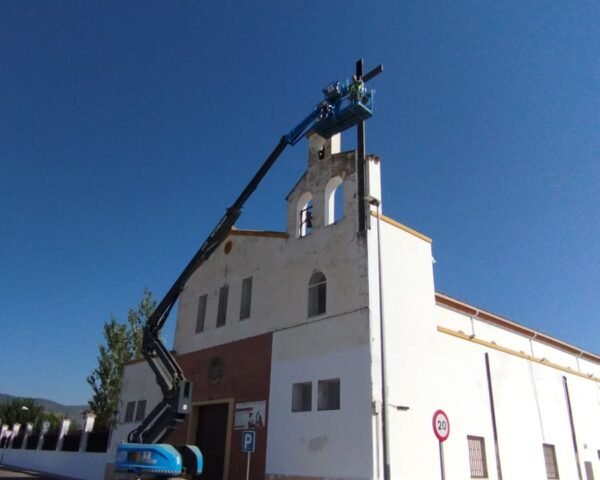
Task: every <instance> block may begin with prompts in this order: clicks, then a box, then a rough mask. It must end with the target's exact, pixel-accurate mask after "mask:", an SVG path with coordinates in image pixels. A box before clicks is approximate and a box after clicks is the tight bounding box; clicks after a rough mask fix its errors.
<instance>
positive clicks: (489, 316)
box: [435, 292, 600, 364]
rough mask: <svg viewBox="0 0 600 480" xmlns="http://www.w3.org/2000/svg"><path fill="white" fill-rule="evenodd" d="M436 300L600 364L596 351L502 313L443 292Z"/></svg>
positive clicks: (599, 357) (436, 295)
mask: <svg viewBox="0 0 600 480" xmlns="http://www.w3.org/2000/svg"><path fill="white" fill-rule="evenodd" d="M435 301H436V303H437V304H440V305H443V306H445V307H449V308H451V309H453V310H457V311H459V312H461V313H466V314H468V315H471V316H473V317H476V318H479V319H481V320H483V321H485V322H487V323H491V324H494V325H498V326H500V327H502V328H505V329H506V330H510V331H512V332H515V333H518V334H519V335H523V336H525V337H528V338H531V339H533V340H538V341H539V342H541V343H545V344H546V345H549V346H552V347H556V348H559V349H560V350H563V351H566V352H568V353H571V354H573V355H576V356H577V357H579V358H583V359H585V360H589V361H591V362H594V363H598V364H600V356H599V355H596V354H595V353H591V352H587V351H585V350H582V349H580V348H578V347H575V346H574V345H571V344H569V343H566V342H563V341H562V340H558V339H557V338H554V337H551V336H549V335H546V334H544V333H541V332H538V331H537V330H533V329H531V328H528V327H525V326H523V325H520V324H518V323H515V322H513V321H511V320H508V319H507V318H504V317H501V316H500V315H496V314H494V313H491V312H488V311H486V310H482V309H480V308H478V307H475V306H473V305H469V304H468V303H465V302H462V301H461V300H457V299H456V298H453V297H450V296H448V295H445V294H443V293H439V292H435Z"/></svg>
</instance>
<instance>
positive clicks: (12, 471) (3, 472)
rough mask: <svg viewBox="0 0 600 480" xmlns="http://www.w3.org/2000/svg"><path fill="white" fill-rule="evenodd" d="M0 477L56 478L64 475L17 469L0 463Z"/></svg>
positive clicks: (51, 479) (13, 478) (16, 479)
mask: <svg viewBox="0 0 600 480" xmlns="http://www.w3.org/2000/svg"><path fill="white" fill-rule="evenodd" d="M0 478H1V479H4V480H20V479H23V478H35V479H37V480H57V479H59V478H62V479H64V478H65V477H53V476H51V475H48V474H42V473H35V472H30V471H27V470H19V469H16V468H9V467H6V466H4V465H0Z"/></svg>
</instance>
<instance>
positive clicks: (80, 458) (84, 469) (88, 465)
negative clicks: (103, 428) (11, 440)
mask: <svg viewBox="0 0 600 480" xmlns="http://www.w3.org/2000/svg"><path fill="white" fill-rule="evenodd" d="M106 459H107V454H106V453H83V452H82V453H79V452H53V451H45V450H14V449H7V450H6V451H5V452H4V464H5V465H7V466H12V467H18V468H24V469H27V470H32V471H37V472H45V473H51V474H55V475H63V476H66V477H72V478H77V479H82V480H103V479H104V467H105V464H106Z"/></svg>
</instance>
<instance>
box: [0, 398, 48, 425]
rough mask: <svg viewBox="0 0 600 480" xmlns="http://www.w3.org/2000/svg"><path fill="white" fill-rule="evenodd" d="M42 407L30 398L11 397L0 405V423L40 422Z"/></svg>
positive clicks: (42, 413) (22, 423)
mask: <svg viewBox="0 0 600 480" xmlns="http://www.w3.org/2000/svg"><path fill="white" fill-rule="evenodd" d="M43 415H44V408H43V407H41V406H40V405H38V404H37V403H36V401H35V400H34V399H32V398H13V399H11V400H10V401H9V400H6V402H5V403H4V405H0V421H1V422H0V423H3V424H6V425H10V426H12V425H13V424H15V423H20V424H21V425H25V424H26V423H33V424H36V423H40V422H41V421H42V420H43Z"/></svg>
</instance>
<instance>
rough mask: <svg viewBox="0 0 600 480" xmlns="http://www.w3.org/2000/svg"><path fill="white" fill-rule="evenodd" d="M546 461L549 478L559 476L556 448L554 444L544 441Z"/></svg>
mask: <svg viewBox="0 0 600 480" xmlns="http://www.w3.org/2000/svg"><path fill="white" fill-rule="evenodd" d="M543 446H544V461H545V462H546V473H547V474H548V478H558V464H557V463H556V450H555V449H554V445H550V444H548V443H544V445H543Z"/></svg>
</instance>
